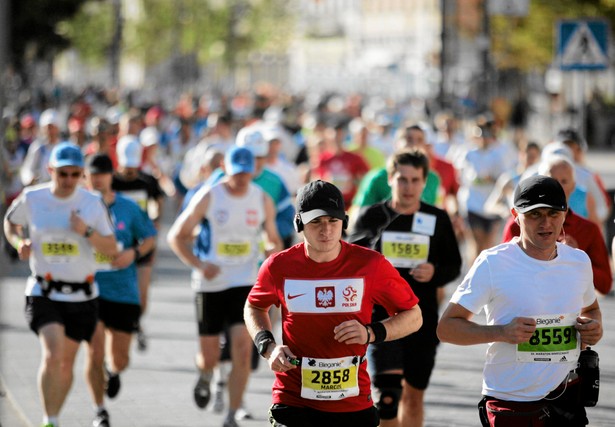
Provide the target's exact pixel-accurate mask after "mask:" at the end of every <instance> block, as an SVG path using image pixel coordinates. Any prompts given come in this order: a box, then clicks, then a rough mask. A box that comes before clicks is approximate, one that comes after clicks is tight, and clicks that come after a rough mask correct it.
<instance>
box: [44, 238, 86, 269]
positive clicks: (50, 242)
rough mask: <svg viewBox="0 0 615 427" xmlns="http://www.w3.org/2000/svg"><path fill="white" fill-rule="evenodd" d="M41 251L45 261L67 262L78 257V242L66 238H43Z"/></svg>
mask: <svg viewBox="0 0 615 427" xmlns="http://www.w3.org/2000/svg"><path fill="white" fill-rule="evenodd" d="M41 252H42V254H43V258H45V261H47V262H48V263H50V264H60V263H69V262H73V261H75V260H76V259H77V258H78V257H79V244H78V243H77V241H75V240H71V239H68V238H60V237H52V238H44V239H43V243H41Z"/></svg>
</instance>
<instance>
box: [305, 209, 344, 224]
mask: <svg viewBox="0 0 615 427" xmlns="http://www.w3.org/2000/svg"><path fill="white" fill-rule="evenodd" d="M299 216H300V217H301V222H303V223H304V224H307V223H308V222H311V221H313V220H314V219H316V218H318V217H319V216H332V217H333V218H338V219H344V218H345V216H346V213H345V212H342V211H337V210H333V209H331V210H326V209H312V210H311V211H307V212H301V213H300V214H299Z"/></svg>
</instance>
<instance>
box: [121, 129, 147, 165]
mask: <svg viewBox="0 0 615 427" xmlns="http://www.w3.org/2000/svg"><path fill="white" fill-rule="evenodd" d="M116 151H117V163H118V164H119V165H120V166H122V167H125V168H138V167H139V166H141V156H142V154H143V147H142V146H141V143H140V142H139V138H137V137H136V136H134V135H126V136H123V137H121V138H120V139H119V141H118V142H117V147H116Z"/></svg>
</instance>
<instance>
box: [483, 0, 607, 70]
mask: <svg viewBox="0 0 615 427" xmlns="http://www.w3.org/2000/svg"><path fill="white" fill-rule="evenodd" d="M588 17H589V18H596V17H601V18H604V19H606V20H607V21H608V22H609V23H610V26H611V28H614V27H613V26H614V24H615V0H584V1H582V2H579V1H578V0H558V1H553V2H551V1H549V2H546V1H543V0H532V1H531V3H530V11H529V14H528V15H527V16H526V17H523V18H511V17H505V16H495V17H492V18H491V40H492V49H493V50H492V52H493V59H494V63H495V66H496V67H497V68H499V69H518V70H521V71H530V70H544V69H546V68H548V67H549V65H550V64H551V63H552V62H553V59H554V56H555V53H554V52H555V43H556V40H555V38H556V35H555V31H556V27H555V26H556V24H557V22H558V20H560V19H580V18H588Z"/></svg>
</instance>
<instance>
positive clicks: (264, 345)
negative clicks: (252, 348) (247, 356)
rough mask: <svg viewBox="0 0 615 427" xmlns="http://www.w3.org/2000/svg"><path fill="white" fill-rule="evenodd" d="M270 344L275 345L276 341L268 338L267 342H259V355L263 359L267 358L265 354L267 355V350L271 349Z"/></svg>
mask: <svg viewBox="0 0 615 427" xmlns="http://www.w3.org/2000/svg"><path fill="white" fill-rule="evenodd" d="M270 344H275V340H273V339H271V338H267V339H266V340H263V341H261V342H259V343H258V354H260V355H261V356H262V357H265V353H267V349H268V348H269V345H270Z"/></svg>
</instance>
